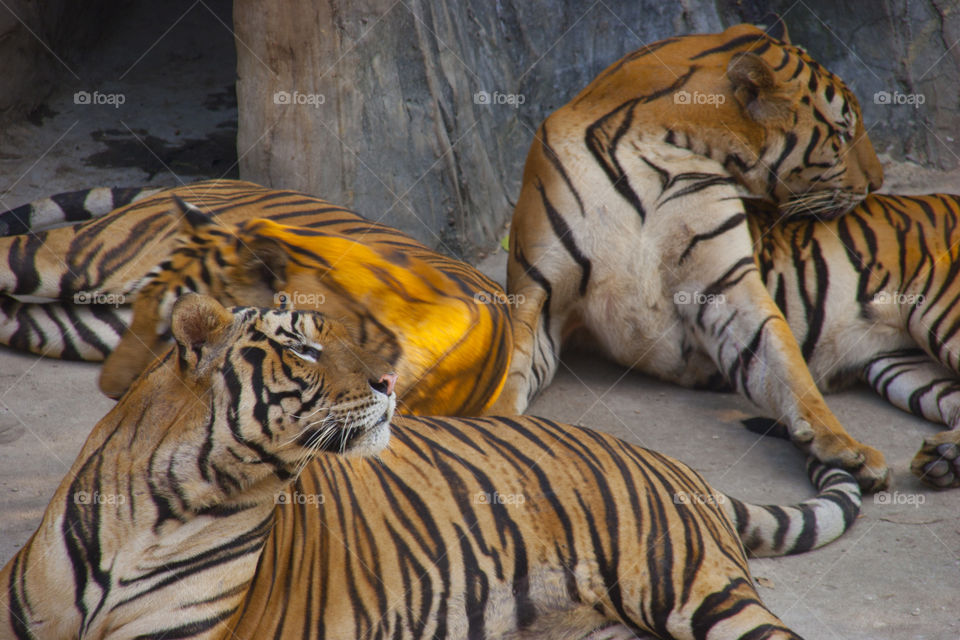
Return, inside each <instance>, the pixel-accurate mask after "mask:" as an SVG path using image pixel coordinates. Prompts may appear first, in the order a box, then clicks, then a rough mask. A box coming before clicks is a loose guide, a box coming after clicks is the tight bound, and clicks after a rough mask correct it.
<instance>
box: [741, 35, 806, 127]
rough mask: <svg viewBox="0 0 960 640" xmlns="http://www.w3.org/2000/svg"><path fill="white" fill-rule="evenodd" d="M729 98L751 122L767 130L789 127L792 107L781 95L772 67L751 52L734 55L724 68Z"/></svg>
mask: <svg viewBox="0 0 960 640" xmlns="http://www.w3.org/2000/svg"><path fill="white" fill-rule="evenodd" d="M727 77H728V78H729V79H730V83H731V84H732V85H733V95H734V97H735V98H736V99H737V102H739V103H740V106H741V107H743V109H744V110H745V111H746V112H747V114H748V115H749V116H750V118H751V119H753V120H754V121H756V122H758V123H760V124H763V125H765V126H768V127H778V126H779V127H785V126H789V124H790V116H791V114H792V113H793V104H792V103H791V101H790V100H788V99H786V98H784V97H783V96H782V95H781V89H782V87H781V85H780V84H779V83H778V82H777V77H776V75H775V74H774V72H773V68H772V67H771V66H770V65H769V64H767V61H766V60H764V59H763V58H761V57H760V56H758V55H757V54H755V53H749V52H747V53H737V54H735V55H734V56H733V57H732V58H730V63H729V64H728V65H727Z"/></svg>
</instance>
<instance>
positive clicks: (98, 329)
mask: <svg viewBox="0 0 960 640" xmlns="http://www.w3.org/2000/svg"><path fill="white" fill-rule="evenodd" d="M118 203H121V204H122V206H119V208H116V209H113V210H111V209H110V208H109V207H111V206H116V205H117V204H118ZM98 214H99V215H98ZM104 214H106V215H104ZM95 216H97V217H95ZM83 217H87V218H90V219H89V220H87V221H85V222H82V223H81V224H74V225H73V226H68V227H62V228H56V229H50V230H47V231H35V230H34V229H35V228H37V227H39V226H49V225H51V224H55V223H57V222H60V221H64V220H67V221H69V220H72V221H74V222H76V221H77V220H78V219H80V218H83ZM0 225H5V228H6V229H7V230H8V231H11V232H14V233H16V235H13V236H10V237H6V238H0V255H3V254H4V252H5V255H6V256H7V264H8V266H9V269H8V270H0V342H3V343H5V344H7V345H10V346H12V347H16V348H20V349H25V350H29V351H32V352H35V353H42V354H44V355H53V356H59V357H62V358H71V359H84V360H103V359H104V358H106V360H105V362H104V366H103V368H102V370H101V375H100V388H101V390H102V391H103V392H104V393H105V394H106V395H108V396H110V397H113V398H116V397H119V396H120V395H121V394H122V393H123V392H124V391H125V390H126V389H127V387H129V385H130V383H131V382H132V381H133V379H134V378H135V377H136V375H138V374H139V373H140V372H141V371H142V370H143V369H144V368H146V367H147V366H148V365H149V363H150V362H151V361H152V359H153V358H154V357H155V356H156V355H157V354H158V353H159V352H161V351H162V350H163V348H164V347H165V346H166V344H167V343H168V342H169V340H170V336H169V313H170V307H171V305H172V303H173V301H174V300H175V299H176V297H177V296H179V295H181V294H182V293H185V292H187V291H196V292H202V293H212V294H214V295H216V296H218V297H219V298H220V300H221V301H222V302H223V303H225V304H231V305H241V306H264V307H265V306H274V305H275V304H276V305H282V304H286V305H293V306H303V305H306V306H309V307H313V308H321V309H322V310H324V311H326V312H327V313H328V314H332V315H336V316H338V317H339V318H340V319H341V320H343V321H345V322H347V324H348V326H349V327H350V328H351V330H352V331H353V332H354V335H355V337H356V338H357V340H358V341H359V342H360V343H361V344H362V345H363V346H364V347H365V348H366V349H368V350H373V351H376V352H377V353H379V354H380V355H381V356H382V357H384V358H386V359H387V361H388V362H389V363H390V365H391V366H392V367H393V368H394V369H395V370H396V371H397V372H398V374H399V375H400V376H401V381H402V382H401V386H400V389H399V398H400V406H401V410H402V411H404V412H410V413H421V414H425V415H429V414H452V415H478V414H479V413H481V412H482V411H484V410H485V409H486V408H487V407H488V406H489V405H490V404H491V403H492V400H493V398H494V397H495V396H496V395H497V394H498V393H499V391H500V387H501V385H502V384H503V382H504V380H505V378H506V373H507V369H508V365H509V358H510V356H511V354H512V330H511V326H510V321H509V309H508V305H507V302H506V296H505V294H504V292H503V290H502V288H501V287H500V286H499V285H498V284H496V283H494V282H493V281H492V280H490V279H489V278H487V277H486V276H484V275H483V274H481V273H480V272H479V271H477V270H476V269H474V268H473V267H471V266H469V265H467V264H466V263H464V262H462V261H459V260H455V259H453V258H448V257H446V256H443V255H441V254H439V253H437V252H435V251H431V250H430V249H428V248H427V247H425V246H424V245H422V244H420V243H419V242H416V241H415V240H413V239H412V238H410V237H409V236H407V235H406V234H404V233H402V232H400V231H398V230H396V229H392V228H390V227H388V226H385V225H382V224H378V223H375V222H371V221H369V220H366V219H364V218H362V217H361V216H359V215H358V214H356V213H353V212H351V211H348V210H346V209H343V208H340V207H337V206H334V205H332V204H330V203H328V202H325V201H324V200H321V199H319V198H315V197H312V196H308V195H305V194H302V193H297V192H294V191H282V190H276V189H269V188H266V187H262V186H259V185H256V184H252V183H249V182H241V181H236V180H212V181H205V182H198V183H194V184H191V185H187V186H182V187H176V188H172V189H163V190H156V189H151V190H148V191H140V192H138V191H136V190H132V189H128V190H115V191H113V192H111V191H110V190H102V189H101V190H99V191H98V190H93V191H91V192H89V193H85V192H78V193H74V194H66V195H62V196H59V197H55V198H51V199H47V200H43V201H39V202H37V203H33V204H31V205H26V206H24V207H21V208H20V209H19V210H13V211H11V212H7V213H6V214H0ZM15 296H34V297H37V296H40V297H45V298H48V299H52V300H53V302H46V303H37V302H35V301H24V300H20V299H18V298H17V297H15ZM91 302H92V303H97V304H90V303H91ZM131 311H132V313H131ZM464 380H469V381H470V384H469V385H468V384H463V381H464Z"/></svg>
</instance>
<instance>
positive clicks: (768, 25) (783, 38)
mask: <svg viewBox="0 0 960 640" xmlns="http://www.w3.org/2000/svg"><path fill="white" fill-rule="evenodd" d="M757 26H759V27H760V28H761V29H763V31H764V33H766V34H767V35H768V36H770V37H771V38H773V39H774V40H779V41H780V42H782V43H784V44H790V34H789V33H787V23H786V22H784V21H783V18H781V17H780V14H779V13H768V14H766V15H765V16H763V17H762V18H761V19H760V20H758V21H757Z"/></svg>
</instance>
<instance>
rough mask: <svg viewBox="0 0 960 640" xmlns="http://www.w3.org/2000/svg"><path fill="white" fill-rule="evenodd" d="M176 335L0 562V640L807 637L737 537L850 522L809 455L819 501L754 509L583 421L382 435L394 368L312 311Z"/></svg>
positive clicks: (188, 322)
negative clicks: (757, 583) (773, 603)
mask: <svg viewBox="0 0 960 640" xmlns="http://www.w3.org/2000/svg"><path fill="white" fill-rule="evenodd" d="M171 332H172V334H173V337H174V338H175V348H172V349H170V350H169V351H168V352H167V353H166V354H165V355H164V356H163V357H162V358H161V359H160V360H158V361H156V362H155V363H154V364H153V365H151V367H150V368H149V369H148V370H147V371H146V372H145V373H144V375H143V376H142V377H141V378H139V379H138V380H137V381H136V382H135V383H134V385H133V386H132V387H131V389H130V390H129V391H128V393H127V394H125V395H124V396H123V397H122V398H121V399H120V401H119V402H118V404H117V405H116V406H115V407H114V408H113V409H112V410H111V411H110V412H109V413H108V414H107V415H106V417H104V418H103V419H102V420H101V421H100V422H99V424H97V426H96V427H95V428H94V430H93V432H92V433H91V435H90V436H89V438H88V440H87V442H86V443H85V445H84V447H83V449H82V451H81V452H80V455H79V456H78V458H77V460H76V461H75V462H74V464H73V466H72V467H71V469H70V471H69V473H68V474H67V476H66V478H65V479H64V480H63V482H62V483H61V485H60V487H59V488H58V489H57V491H56V493H55V495H54V497H53V499H52V500H51V503H50V505H49V506H48V508H47V510H46V513H45V514H44V517H43V520H42V522H41V524H40V527H39V529H38V530H37V532H36V533H35V534H34V535H33V536H32V537H31V538H30V540H29V541H28V542H27V544H26V545H25V546H24V547H23V548H22V549H21V550H20V551H19V552H18V553H17V555H16V556H14V558H13V559H12V560H11V561H10V562H9V563H8V564H7V565H6V567H4V569H3V571H2V572H0V584H2V586H3V588H2V589H0V635H2V636H4V637H13V638H20V639H23V638H44V639H54V638H77V637H82V638H92V637H96V638H110V639H112V638H133V637H138V638H186V637H190V638H298V639H301V638H336V639H337V640H344V639H347V638H374V637H391V638H423V637H432V638H455V639H467V638H500V637H516V638H521V637H523V638H531V637H541V636H542V637H550V638H557V639H558V640H559V639H569V638H580V637H583V636H585V635H587V634H590V633H592V632H595V631H597V630H598V629H603V634H604V637H611V636H613V635H616V636H617V637H621V638H625V637H632V634H649V633H653V634H656V635H657V637H659V638H694V637H698V638H699V637H706V636H707V635H708V634H709V635H710V637H723V638H744V639H746V638H798V637H799V636H797V635H796V634H795V633H792V632H791V631H789V630H788V629H786V628H785V627H784V625H783V624H782V622H781V621H780V620H778V619H777V617H776V616H774V615H773V614H772V613H771V612H770V611H769V610H767V609H766V607H764V605H763V604H762V603H761V602H760V600H759V597H758V595H757V593H756V591H755V589H754V587H753V584H752V581H751V578H750V574H749V570H748V567H747V561H746V556H745V554H744V551H743V547H742V546H741V542H740V540H741V539H742V540H743V542H744V543H745V544H746V546H747V547H748V548H750V549H752V550H754V551H755V552H756V553H758V554H761V555H765V554H766V555H769V554H785V553H795V552H800V551H806V550H808V549H812V548H814V547H818V546H820V545H822V544H825V543H827V542H829V541H831V540H833V539H835V538H836V537H837V536H839V535H841V534H842V533H843V532H844V531H845V530H846V529H847V528H848V527H849V526H850V525H851V523H852V522H853V520H854V519H855V516H856V514H857V511H858V509H859V505H860V494H859V489H858V487H857V485H856V483H855V481H854V480H853V478H852V477H850V476H849V474H847V473H846V472H843V471H840V470H829V469H826V468H825V467H822V466H820V465H819V464H818V463H816V462H815V461H812V460H811V467H810V475H811V478H812V479H813V480H814V482H815V483H816V484H817V485H818V487H819V490H820V491H821V493H820V495H819V496H818V497H817V498H815V499H812V500H808V501H807V502H805V503H803V504H801V505H798V506H797V507H755V506H752V505H748V504H745V503H742V502H739V501H737V500H734V499H732V498H727V497H726V496H724V495H722V494H719V493H717V492H716V491H715V490H713V489H712V488H711V487H710V486H709V485H707V484H706V483H705V482H704V481H703V479H702V478H701V477H700V476H699V475H698V474H696V473H695V472H694V471H692V470H691V469H689V468H688V467H686V466H685V465H683V464H681V463H679V462H677V461H675V460H673V459H671V458H668V457H667V456H664V455H661V454H658V453H655V452H652V451H648V450H645V449H641V448H639V447H636V446H633V445H630V444H628V443H626V442H623V441H621V440H618V439H616V438H613V437H611V436H607V435H604V434H601V433H597V432H593V431H590V430H588V429H583V428H577V427H572V426H566V425H560V424H556V423H552V422H549V421H547V420H542V419H537V418H530V417H517V418H513V419H510V418H476V419H452V418H396V419H394V420H393V424H392V426H391V424H390V421H391V416H392V414H393V410H394V406H395V398H396V394H395V391H394V389H393V386H394V383H395V381H396V380H395V376H393V375H391V374H390V373H387V371H388V369H386V368H385V367H384V365H383V363H382V362H381V361H380V360H379V359H378V358H375V357H370V356H369V355H367V354H366V353H365V352H364V351H363V350H362V348H361V347H359V346H358V345H355V344H353V343H351V342H350V336H349V334H348V332H347V331H346V330H345V329H344V328H343V327H342V326H341V325H340V324H339V323H337V322H335V321H333V320H330V319H326V318H325V317H324V316H323V315H321V314H318V313H315V312H304V311H283V310H276V309H273V310H264V309H253V308H238V309H235V310H234V311H233V312H230V311H227V310H226V309H224V308H223V307H222V306H221V305H220V304H219V303H218V302H216V300H214V299H213V298H210V297H207V296H202V295H197V294H190V295H187V296H184V297H183V298H181V299H180V300H179V301H177V303H176V304H175V306H174V308H173V312H172V320H171ZM391 431H392V435H391ZM595 637H597V636H595Z"/></svg>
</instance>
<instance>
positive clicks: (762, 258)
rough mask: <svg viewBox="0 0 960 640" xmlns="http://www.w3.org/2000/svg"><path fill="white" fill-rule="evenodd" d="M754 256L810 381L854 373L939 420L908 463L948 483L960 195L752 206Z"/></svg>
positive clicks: (953, 436) (959, 433) (957, 360)
mask: <svg viewBox="0 0 960 640" xmlns="http://www.w3.org/2000/svg"><path fill="white" fill-rule="evenodd" d="M748 222H749V225H750V235H751V237H752V238H753V239H754V242H755V247H754V252H755V257H756V263H757V266H758V267H759V270H760V276H761V278H762V279H763V281H764V282H765V283H766V286H767V289H768V290H769V292H770V295H771V296H772V297H773V299H774V300H775V301H776V303H777V306H778V307H780V309H781V310H782V311H783V313H784V315H785V316H786V319H787V322H788V323H789V325H790V329H791V331H792V332H793V334H794V335H795V336H796V338H797V341H798V342H799V343H800V347H801V351H802V353H803V357H804V358H805V359H806V361H807V363H808V365H809V367H810V371H811V373H812V374H813V377H814V379H815V380H817V383H818V384H819V386H820V388H821V389H823V390H824V391H836V390H839V389H841V388H843V387H845V386H848V385H849V384H851V383H853V382H855V381H857V380H862V381H864V382H866V383H867V384H869V385H870V386H871V387H872V388H873V389H875V390H876V391H877V393H879V394H880V395H881V396H882V397H884V398H886V399H887V400H888V401H889V402H890V403H892V404H893V405H895V406H897V407H899V408H901V409H904V410H906V411H909V412H910V413H912V414H914V415H917V416H920V417H922V418H926V419H927V420H931V421H933V422H938V423H941V424H945V425H947V427H948V428H949V429H950V430H949V431H944V432H942V433H939V434H937V435H935V436H932V437H929V438H926V439H925V440H924V443H923V446H922V448H921V449H920V451H919V452H918V453H917V455H916V456H915V457H914V459H913V464H912V465H911V468H912V470H913V472H914V473H915V474H917V475H918V476H920V478H921V479H922V480H924V481H925V482H927V483H928V484H931V485H933V486H935V487H941V488H944V487H957V486H960V455H958V451H960V450H958V446H960V315H958V312H960V278H958V277H957V272H958V269H960V196H954V195H946V194H933V195H927V196H895V195H871V196H869V197H868V198H867V199H866V200H864V201H863V203H861V204H860V206H858V207H857V208H855V209H854V210H853V211H851V212H850V213H848V214H846V215H845V216H843V217H841V218H838V219H835V220H829V221H823V222H818V221H812V220H808V219H789V220H783V219H781V218H780V216H779V215H776V214H771V213H770V212H764V211H761V210H758V209H752V210H751V211H750V216H749V218H748Z"/></svg>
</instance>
